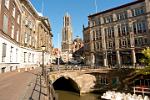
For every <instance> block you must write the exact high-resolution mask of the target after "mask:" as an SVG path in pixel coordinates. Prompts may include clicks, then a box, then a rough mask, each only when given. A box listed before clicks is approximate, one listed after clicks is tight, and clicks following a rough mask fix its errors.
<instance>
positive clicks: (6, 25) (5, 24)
mask: <svg viewBox="0 0 150 100" xmlns="http://www.w3.org/2000/svg"><path fill="white" fill-rule="evenodd" d="M3 31H4V32H5V33H7V32H8V17H7V16H6V15H5V14H4V16H3Z"/></svg>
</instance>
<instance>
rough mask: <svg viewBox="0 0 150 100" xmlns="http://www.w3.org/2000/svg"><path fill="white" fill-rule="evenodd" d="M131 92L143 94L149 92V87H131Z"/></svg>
mask: <svg viewBox="0 0 150 100" xmlns="http://www.w3.org/2000/svg"><path fill="white" fill-rule="evenodd" d="M133 92H134V94H135V93H142V94H143V95H144V94H150V88H148V87H142V86H141V87H133Z"/></svg>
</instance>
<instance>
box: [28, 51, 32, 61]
mask: <svg viewBox="0 0 150 100" xmlns="http://www.w3.org/2000/svg"><path fill="white" fill-rule="evenodd" d="M28 62H31V53H29V56H28Z"/></svg>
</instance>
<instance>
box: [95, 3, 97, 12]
mask: <svg viewBox="0 0 150 100" xmlns="http://www.w3.org/2000/svg"><path fill="white" fill-rule="evenodd" d="M95 11H96V13H97V2H96V0H95Z"/></svg>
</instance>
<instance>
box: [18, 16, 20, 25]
mask: <svg viewBox="0 0 150 100" xmlns="http://www.w3.org/2000/svg"><path fill="white" fill-rule="evenodd" d="M17 23H18V24H20V15H18V17H17Z"/></svg>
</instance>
